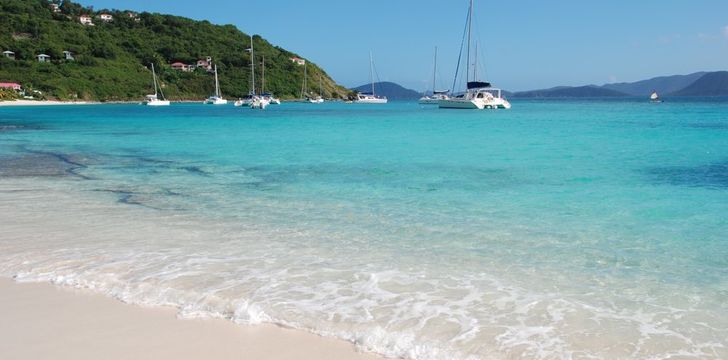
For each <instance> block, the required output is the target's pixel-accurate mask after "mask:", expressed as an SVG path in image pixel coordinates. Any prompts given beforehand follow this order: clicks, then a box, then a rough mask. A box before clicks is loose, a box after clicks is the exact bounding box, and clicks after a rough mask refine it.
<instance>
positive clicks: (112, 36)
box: [0, 0, 349, 101]
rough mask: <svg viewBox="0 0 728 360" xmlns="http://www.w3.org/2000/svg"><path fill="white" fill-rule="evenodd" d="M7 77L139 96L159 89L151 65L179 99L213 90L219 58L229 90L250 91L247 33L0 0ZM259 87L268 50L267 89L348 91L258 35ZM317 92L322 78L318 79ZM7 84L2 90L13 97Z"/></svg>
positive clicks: (68, 93) (56, 89) (339, 94)
mask: <svg viewBox="0 0 728 360" xmlns="http://www.w3.org/2000/svg"><path fill="white" fill-rule="evenodd" d="M0 19H2V21H0V52H2V56H1V57H0V83H4V84H7V85H6V87H12V86H14V85H13V84H18V85H21V86H22V87H23V89H24V92H25V93H26V94H31V95H35V96H42V97H46V98H54V99H60V100H88V101H124V100H140V99H142V98H143V97H144V95H145V94H147V93H150V92H152V85H151V81H152V78H151V72H150V70H149V67H150V64H151V63H154V66H155V68H156V69H157V71H158V74H159V75H160V78H161V82H162V86H163V88H164V92H165V94H166V95H167V97H168V98H170V99H173V100H183V99H203V98H206V97H207V96H209V95H210V94H211V92H212V91H213V89H214V86H213V80H212V76H211V69H212V67H213V66H214V65H217V67H218V70H219V73H220V86H221V89H222V92H223V95H224V96H226V97H228V98H235V97H240V96H243V95H244V94H247V93H248V91H249V83H250V53H249V52H248V51H246V49H247V48H249V47H250V37H249V35H248V34H245V33H243V32H241V31H240V30H238V29H237V28H236V27H235V26H233V25H214V24H211V23H210V22H208V21H195V20H191V19H188V18H184V17H178V16H172V15H162V14H156V13H146V12H142V13H136V12H133V11H128V10H124V11H121V10H108V9H104V10H98V11H97V10H94V9H92V8H89V7H84V6H81V5H79V4H76V3H73V2H71V1H68V0H65V1H62V2H60V1H47V0H2V1H0ZM253 39H254V46H255V52H256V57H255V58H256V70H257V71H256V72H257V75H256V80H257V83H256V88H257V89H258V91H260V87H261V82H260V80H261V75H262V74H261V72H260V71H261V69H262V67H261V65H262V60H263V58H265V81H266V90H268V91H271V92H273V93H274V94H276V95H278V96H279V97H281V98H284V99H286V98H288V99H290V98H297V97H299V96H300V90H301V84H302V81H303V73H304V72H303V66H304V64H306V66H307V73H308V80H309V82H310V83H317V84H318V81H319V78H321V79H322V82H323V94H321V95H322V96H324V97H328V98H344V97H346V95H347V93H348V92H349V91H348V90H347V89H345V88H344V87H342V86H339V85H338V84H336V82H335V81H334V80H332V79H331V78H330V77H329V76H328V75H327V74H326V72H325V71H324V70H323V69H321V68H320V67H318V66H317V65H316V64H314V63H312V62H311V61H310V60H308V59H305V58H304V57H303V56H301V55H298V54H295V53H293V52H290V51H287V50H285V49H283V48H280V47H278V46H274V45H272V44H270V43H269V42H268V41H266V40H265V39H263V38H262V37H260V36H258V35H255V36H254V37H253ZM314 90H315V91H318V86H316V87H315V89H314ZM10 96H11V92H10V91H8V90H7V89H5V90H3V93H2V94H0V99H7V98H9V97H10Z"/></svg>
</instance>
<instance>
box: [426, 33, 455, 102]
mask: <svg viewBox="0 0 728 360" xmlns="http://www.w3.org/2000/svg"><path fill="white" fill-rule="evenodd" d="M436 78H437V46H435V67H434V70H432V95H429V96H428V95H425V96H423V97H421V98H420V101H419V103H420V104H422V105H437V104H438V102H439V101H440V100H447V99H449V98H450V96H449V95H448V93H450V90H440V91H438V90H436V89H435V87H436V86H437V85H436V83H435V80H436Z"/></svg>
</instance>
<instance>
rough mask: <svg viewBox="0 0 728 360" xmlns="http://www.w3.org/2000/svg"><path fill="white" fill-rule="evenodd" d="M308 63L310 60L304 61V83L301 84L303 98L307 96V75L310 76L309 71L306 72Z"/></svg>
mask: <svg viewBox="0 0 728 360" xmlns="http://www.w3.org/2000/svg"><path fill="white" fill-rule="evenodd" d="M307 65H308V62H304V63H303V83H302V84H301V99H305V98H306V96H305V95H306V77H307V76H308V73H307V72H306V66H307Z"/></svg>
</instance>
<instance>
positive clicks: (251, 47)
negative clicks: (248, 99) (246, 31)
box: [250, 35, 255, 95]
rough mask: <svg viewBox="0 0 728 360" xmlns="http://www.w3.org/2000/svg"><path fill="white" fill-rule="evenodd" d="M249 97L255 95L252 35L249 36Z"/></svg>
mask: <svg viewBox="0 0 728 360" xmlns="http://www.w3.org/2000/svg"><path fill="white" fill-rule="evenodd" d="M250 95H255V50H254V49H253V35H250Z"/></svg>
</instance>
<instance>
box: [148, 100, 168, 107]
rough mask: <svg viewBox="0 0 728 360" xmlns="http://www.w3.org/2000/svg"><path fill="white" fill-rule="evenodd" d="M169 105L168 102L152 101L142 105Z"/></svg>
mask: <svg viewBox="0 0 728 360" xmlns="http://www.w3.org/2000/svg"><path fill="white" fill-rule="evenodd" d="M169 104H170V102H169V100H153V101H146V102H144V105H146V106H169Z"/></svg>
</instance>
